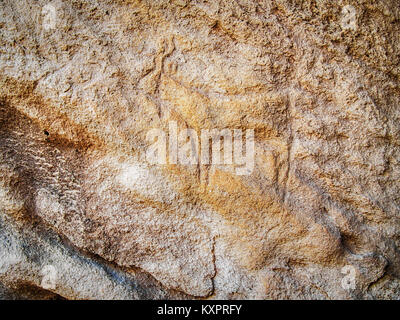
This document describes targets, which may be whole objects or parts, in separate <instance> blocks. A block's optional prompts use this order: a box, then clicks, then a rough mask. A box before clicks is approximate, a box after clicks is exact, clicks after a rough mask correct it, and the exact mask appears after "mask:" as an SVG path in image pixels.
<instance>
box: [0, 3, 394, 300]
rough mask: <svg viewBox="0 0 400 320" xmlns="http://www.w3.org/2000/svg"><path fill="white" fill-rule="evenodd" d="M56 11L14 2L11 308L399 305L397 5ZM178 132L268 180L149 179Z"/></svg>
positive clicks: (8, 145)
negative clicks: (150, 154) (245, 147)
mask: <svg viewBox="0 0 400 320" xmlns="http://www.w3.org/2000/svg"><path fill="white" fill-rule="evenodd" d="M48 3H49V2H48V1H42V0H38V1H34V0H25V1H20V0H1V1H0V42H1V46H0V50H1V52H0V87H1V90H0V150H1V152H0V172H1V173H0V239H1V242H0V297H1V298H8V299H23V298H25V299H60V298H68V299H160V298H167V299H168V298H174V299H191V298H222V299H238V298H242V299H254V298H256V299H277V298H282V299H374V298H375V299H399V298H400V251H399V245H400V234H399V231H400V224H399V222H400V221H399V218H400V184H399V178H400V148H399V141H400V112H399V102H400V88H399V84H400V79H399V74H400V61H399V60H400V20H399V19H400V6H399V2H398V0H384V1H374V0H356V1H351V0H348V1H344V0H343V1H342V0H338V1H330V0H321V1H313V0H276V1H272V0H270V1H269V0H264V1H261V0H260V1H250V0H229V1H224V0H219V1H206V0H203V1H200V0H199V1H186V0H174V1H166V0H165V1H150V0H149V1H133V0H132V1H130V0H118V1H111V0H110V1H108V0H100V1H98V0H70V1H53V2H51V5H52V6H53V7H54V8H55V9H56V14H57V16H56V20H55V23H56V26H55V28H53V29H48V28H45V27H44V26H45V25H44V24H45V18H46V17H45V16H44V14H45V13H44V12H43V7H45V6H46V5H48ZM349 4H350V5H352V6H353V7H354V8H355V9H356V16H355V19H356V26H357V27H356V28H354V29H351V28H350V29H348V28H344V27H343V23H342V22H341V21H342V19H343V12H342V9H343V7H344V6H345V5H349ZM170 120H174V121H177V122H178V127H179V128H180V129H182V128H186V127H190V128H194V129H196V130H197V131H200V130H201V129H212V128H232V129H233V128H239V129H243V130H244V129H254V130H255V139H256V142H255V150H256V156H255V168H254V171H253V173H252V174H251V175H248V176H246V175H244V176H238V175H235V174H234V172H233V171H232V170H231V169H232V168H229V167H220V166H218V167H216V166H206V165H199V166H182V165H165V166H151V165H148V164H147V163H146V161H145V151H146V149H147V147H148V142H147V141H146V133H147V132H148V130H149V129H151V128H161V129H164V130H165V131H166V132H167V131H168V122H169V121H170ZM46 265H52V266H54V268H55V269H56V270H57V281H56V286H55V287H54V288H51V289H48V288H47V289H46V288H43V276H44V275H43V273H42V271H43V267H44V266H46ZM347 265H350V266H353V267H354V268H355V270H356V287H355V288H354V289H345V288H343V286H342V280H343V278H344V276H345V275H344V274H342V268H343V267H344V266H347Z"/></svg>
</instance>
